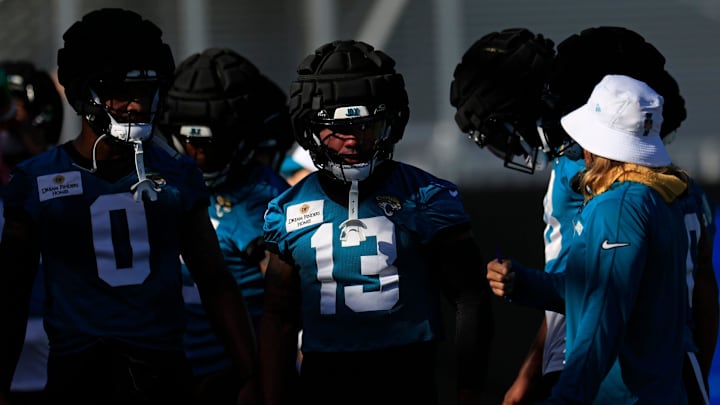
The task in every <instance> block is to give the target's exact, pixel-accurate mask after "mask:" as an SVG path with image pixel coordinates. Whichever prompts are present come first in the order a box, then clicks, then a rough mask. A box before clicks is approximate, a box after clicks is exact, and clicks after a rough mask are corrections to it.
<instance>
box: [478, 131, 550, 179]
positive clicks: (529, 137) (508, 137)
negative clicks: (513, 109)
mask: <svg viewBox="0 0 720 405" xmlns="http://www.w3.org/2000/svg"><path fill="white" fill-rule="evenodd" d="M521 127H522V126H521V124H520V123H519V122H517V121H514V120H511V119H503V118H499V117H490V118H487V119H485V120H483V121H482V123H481V124H480V125H479V126H478V129H471V130H470V131H469V134H468V135H469V138H470V139H471V140H472V141H473V142H475V144H476V145H478V146H479V147H480V148H483V149H487V150H488V151H490V152H491V153H492V154H493V155H495V156H496V157H498V158H500V159H502V161H503V164H504V166H505V167H507V168H508V169H513V170H517V171H520V172H523V173H528V174H533V173H534V172H535V171H536V170H543V169H545V167H546V166H547V162H548V160H549V159H550V158H551V157H552V153H551V151H550V148H549V147H548V144H547V138H546V134H545V133H544V131H543V130H542V127H541V126H540V124H539V123H538V124H537V125H536V126H531V125H526V127H527V128H521ZM538 141H539V143H540V144H538Z"/></svg>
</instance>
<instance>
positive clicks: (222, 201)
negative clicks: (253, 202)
mask: <svg viewBox="0 0 720 405" xmlns="http://www.w3.org/2000/svg"><path fill="white" fill-rule="evenodd" d="M230 211H232V201H231V200H230V199H229V198H227V197H225V196H222V195H218V196H216V197H215V213H216V214H217V216H218V217H222V216H223V215H225V214H227V213H229V212H230Z"/></svg>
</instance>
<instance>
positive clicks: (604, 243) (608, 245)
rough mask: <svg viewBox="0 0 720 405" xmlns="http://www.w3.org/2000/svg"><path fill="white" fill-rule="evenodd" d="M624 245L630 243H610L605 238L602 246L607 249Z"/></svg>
mask: <svg viewBox="0 0 720 405" xmlns="http://www.w3.org/2000/svg"><path fill="white" fill-rule="evenodd" d="M623 246H630V244H629V243H609V242H608V240H607V239H605V240H604V241H603V243H602V245H601V246H600V247H602V248H603V249H605V250H608V249H615V248H619V247H623Z"/></svg>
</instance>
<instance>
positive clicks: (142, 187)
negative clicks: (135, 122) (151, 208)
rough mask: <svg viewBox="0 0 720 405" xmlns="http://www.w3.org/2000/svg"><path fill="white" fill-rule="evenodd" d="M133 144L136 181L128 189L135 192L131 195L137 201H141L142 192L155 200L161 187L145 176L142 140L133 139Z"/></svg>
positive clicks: (151, 199)
mask: <svg viewBox="0 0 720 405" xmlns="http://www.w3.org/2000/svg"><path fill="white" fill-rule="evenodd" d="M133 146H134V147H135V170H136V171H137V176H138V182H137V183H135V184H133V185H132V187H130V190H131V191H133V192H134V193H135V194H133V197H134V198H135V201H137V202H142V200H143V194H145V195H146V196H147V198H148V199H150V201H155V200H157V193H158V192H160V190H161V189H160V187H158V186H157V184H155V182H154V181H152V180H151V179H148V178H147V177H145V164H144V162H143V146H142V142H140V141H135V142H133Z"/></svg>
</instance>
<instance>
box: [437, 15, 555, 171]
mask: <svg viewBox="0 0 720 405" xmlns="http://www.w3.org/2000/svg"><path fill="white" fill-rule="evenodd" d="M554 55H555V50H554V43H553V41H551V40H550V39H547V38H545V37H543V36H542V35H541V34H535V33H533V32H531V31H530V30H528V29H525V28H510V29H505V30H502V31H499V32H492V33H489V34H487V35H484V36H483V37H481V38H480V39H478V40H477V41H475V43H473V45H472V46H471V47H470V48H469V49H468V50H467V51H466V52H465V54H464V55H463V57H462V59H461V61H460V63H459V64H458V65H457V66H456V67H455V71H454V73H453V81H452V83H451V85H450V104H451V105H452V106H453V107H455V108H456V109H457V110H456V113H455V122H456V123H457V125H458V127H459V128H460V130H461V131H463V132H464V133H467V134H469V137H470V139H471V140H473V141H474V142H475V143H476V144H477V145H478V146H479V147H481V148H486V149H488V150H489V151H490V152H492V153H493V154H494V155H495V156H497V157H499V158H500V159H502V160H503V161H504V165H505V167H508V168H511V169H515V170H519V171H522V172H526V173H533V172H534V171H535V170H541V169H543V168H544V167H545V165H546V163H547V154H549V153H551V151H552V148H551V145H552V144H553V142H554V140H553V139H548V134H547V133H546V132H544V131H543V130H542V128H539V126H538V122H539V120H540V117H541V115H542V111H541V109H542V106H543V105H542V103H541V95H542V92H543V88H544V83H545V80H546V79H547V76H548V75H549V72H550V68H551V66H552V60H553V57H554Z"/></svg>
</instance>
